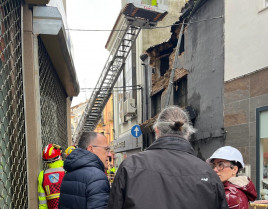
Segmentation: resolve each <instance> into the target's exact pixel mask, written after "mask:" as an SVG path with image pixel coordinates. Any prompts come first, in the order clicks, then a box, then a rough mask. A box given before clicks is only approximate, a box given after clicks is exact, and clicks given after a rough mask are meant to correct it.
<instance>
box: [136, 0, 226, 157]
mask: <svg viewBox="0 0 268 209" xmlns="http://www.w3.org/2000/svg"><path fill="white" fill-rule="evenodd" d="M191 3H192V4H191ZM204 4H205V5H204ZM223 12H224V4H223V1H222V0H216V1H200V3H198V4H194V1H190V2H189V4H187V5H186V7H185V8H184V9H183V14H182V16H181V17H180V20H179V21H178V22H176V23H175V24H174V26H172V28H171V32H172V35H171V37H170V39H169V40H168V41H167V42H164V43H162V44H159V45H156V46H152V47H150V48H149V49H147V50H146V54H144V55H142V56H141V59H142V60H143V63H144V73H145V76H144V78H145V80H144V82H145V86H146V88H147V89H148V91H144V92H147V93H148V94H147V95H146V94H145V95H144V97H145V100H146V102H145V103H147V104H148V107H147V108H145V109H144V111H145V115H146V117H147V118H144V119H145V120H146V121H145V122H144V123H143V124H142V130H143V133H146V136H144V139H143V140H144V148H146V147H148V146H149V145H150V144H151V143H152V141H153V140H154V134H153V131H152V125H153V123H154V120H155V118H156V117H155V116H156V115H157V113H159V112H160V110H161V109H162V108H163V107H164V105H165V100H166V97H167V92H168V91H167V90H168V88H167V87H168V84H169V78H170V73H171V70H172V68H173V67H174V70H175V76H174V79H173V88H172V91H171V95H170V103H169V104H170V105H179V106H181V107H183V108H185V109H186V110H187V111H188V112H189V115H190V117H191V120H192V123H193V125H194V127H195V128H196V129H197V130H198V131H197V133H196V134H195V135H194V136H193V137H192V139H191V142H192V144H193V146H194V148H195V150H196V153H197V155H198V157H200V158H201V159H203V160H205V159H206V158H207V157H209V154H211V150H215V149H216V148H217V147H219V146H222V145H223V144H224V136H225V134H224V123H223V86H224V82H223V76H224V65H223V64H224V49H223V42H224V39H223V18H218V19H215V20H210V19H211V17H219V16H221V17H222V16H223ZM201 20H206V21H202V22H201ZM183 21H184V23H185V28H184V31H183V33H182V38H181V43H180V46H179V49H178V50H179V52H178V55H179V57H178V60H177V62H176V63H175V64H174V58H175V51H176V45H177V41H178V36H179V33H180V30H181V28H182V27H181V26H182V23H183Z"/></svg>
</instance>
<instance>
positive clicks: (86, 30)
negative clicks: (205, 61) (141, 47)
mask: <svg viewBox="0 0 268 209" xmlns="http://www.w3.org/2000/svg"><path fill="white" fill-rule="evenodd" d="M221 18H223V16H218V17H212V18H208V19H203V20H198V21H191V22H189V23H184V25H191V24H195V23H200V22H206V21H209V20H216V19H221ZM181 24H182V23H177V24H172V25H165V26H158V27H154V28H144V29H145V30H153V29H161V28H168V27H172V26H176V25H181ZM65 30H69V31H82V32H111V31H124V30H119V29H118V30H116V29H115V30H95V29H92V30H91V29H75V28H66V29H65Z"/></svg>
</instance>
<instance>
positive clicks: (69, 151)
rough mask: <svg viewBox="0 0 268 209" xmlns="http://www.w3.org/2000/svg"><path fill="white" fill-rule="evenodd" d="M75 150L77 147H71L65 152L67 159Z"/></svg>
mask: <svg viewBox="0 0 268 209" xmlns="http://www.w3.org/2000/svg"><path fill="white" fill-rule="evenodd" d="M74 149H75V146H69V147H67V149H66V150H65V155H66V157H67V156H68V155H69V154H71V152H72V151H73V150H74Z"/></svg>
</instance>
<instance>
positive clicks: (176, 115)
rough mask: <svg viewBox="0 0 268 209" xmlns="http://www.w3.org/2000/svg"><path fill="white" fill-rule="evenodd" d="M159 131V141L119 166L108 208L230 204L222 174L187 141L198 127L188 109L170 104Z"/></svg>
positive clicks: (224, 208) (205, 208)
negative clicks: (195, 126) (219, 174)
mask: <svg viewBox="0 0 268 209" xmlns="http://www.w3.org/2000/svg"><path fill="white" fill-rule="evenodd" d="M154 130H155V134H156V140H155V142H154V143H152V144H151V146H150V147H149V148H148V149H147V150H146V151H143V152H141V153H138V154H134V155H131V156H129V157H127V158H126V159H125V160H124V161H123V162H122V163H121V165H120V166H119V168H118V170H117V173H116V177H115V179H114V182H113V185H112V188H111V193H110V199H109V203H108V209H173V208H176V209H198V208H202V209H228V205H227V202H226V199H225V193H224V188H223V185H222V183H221V181H220V179H219V177H218V176H217V175H215V172H214V171H213V170H212V169H211V168H210V166H209V165H208V164H207V163H205V162H204V161H202V160H201V159H199V158H197V157H196V156H195V155H194V150H193V148H192V146H191V144H190V143H189V141H188V139H189V137H190V136H191V134H192V133H194V132H195V130H194V128H193V127H192V125H191V124H190V121H189V117H188V115H187V113H186V112H184V111H183V110H182V109H181V108H179V107H177V106H170V107H167V108H166V109H164V110H162V112H161V113H160V114H159V116H158V119H157V121H156V123H155V125H154Z"/></svg>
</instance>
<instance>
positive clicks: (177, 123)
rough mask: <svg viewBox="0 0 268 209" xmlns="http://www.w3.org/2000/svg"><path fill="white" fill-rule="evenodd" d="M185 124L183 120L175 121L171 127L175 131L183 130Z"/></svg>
mask: <svg viewBox="0 0 268 209" xmlns="http://www.w3.org/2000/svg"><path fill="white" fill-rule="evenodd" d="M183 125H184V123H183V122H181V121H175V122H174V123H173V124H170V125H169V127H170V128H171V129H172V130H174V131H178V130H181V127H182V126H183Z"/></svg>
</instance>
